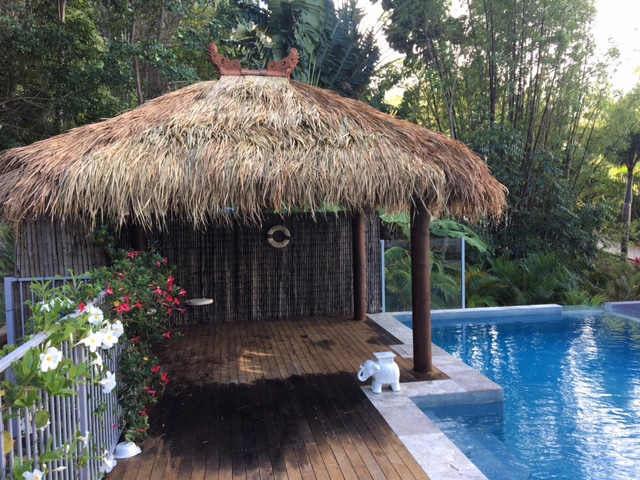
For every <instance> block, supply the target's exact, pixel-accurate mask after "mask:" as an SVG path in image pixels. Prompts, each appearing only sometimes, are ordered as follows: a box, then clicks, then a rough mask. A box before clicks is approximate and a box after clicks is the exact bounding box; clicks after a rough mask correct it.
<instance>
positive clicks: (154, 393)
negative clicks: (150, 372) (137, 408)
mask: <svg viewBox="0 0 640 480" xmlns="http://www.w3.org/2000/svg"><path fill="white" fill-rule="evenodd" d="M147 391H148V392H149V395H151V396H152V397H155V396H156V393H158V392H156V391H155V390H147Z"/></svg>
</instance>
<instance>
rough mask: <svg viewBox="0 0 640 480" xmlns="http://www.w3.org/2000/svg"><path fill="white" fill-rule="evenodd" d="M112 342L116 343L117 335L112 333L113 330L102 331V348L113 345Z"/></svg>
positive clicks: (105, 348)
mask: <svg viewBox="0 0 640 480" xmlns="http://www.w3.org/2000/svg"><path fill="white" fill-rule="evenodd" d="M114 343H118V337H117V336H116V335H115V334H114V333H113V330H111V329H106V330H103V331H102V349H103V350H107V349H109V348H111V347H113V344H114Z"/></svg>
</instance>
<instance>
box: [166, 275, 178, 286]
mask: <svg viewBox="0 0 640 480" xmlns="http://www.w3.org/2000/svg"><path fill="white" fill-rule="evenodd" d="M175 281H176V279H175V278H173V275H169V278H167V285H169V286H171V285H173V282H175Z"/></svg>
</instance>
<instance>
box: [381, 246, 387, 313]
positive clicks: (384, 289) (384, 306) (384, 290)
mask: <svg viewBox="0 0 640 480" xmlns="http://www.w3.org/2000/svg"><path fill="white" fill-rule="evenodd" d="M380 252H381V255H380V256H381V259H380V261H381V264H382V268H381V269H380V270H381V272H382V275H381V278H382V313H384V312H386V311H387V285H386V280H385V277H384V268H385V263H384V240H380Z"/></svg>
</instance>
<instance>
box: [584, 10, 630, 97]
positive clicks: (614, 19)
mask: <svg viewBox="0 0 640 480" xmlns="http://www.w3.org/2000/svg"><path fill="white" fill-rule="evenodd" d="M595 3H596V8H597V9H598V15H597V17H596V24H595V28H594V35H595V38H596V43H597V45H598V48H601V49H603V51H606V50H607V48H608V45H609V41H608V40H609V38H611V39H612V40H613V41H614V43H615V44H616V46H617V47H618V48H619V50H620V65H619V66H618V67H617V71H616V72H612V75H613V76H612V83H613V85H614V87H615V88H618V89H621V90H623V91H625V92H628V91H629V90H631V88H633V86H634V85H635V84H636V83H639V82H640V76H639V75H638V74H637V73H634V71H635V70H636V69H638V68H639V67H640V0H596V2H595Z"/></svg>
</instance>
